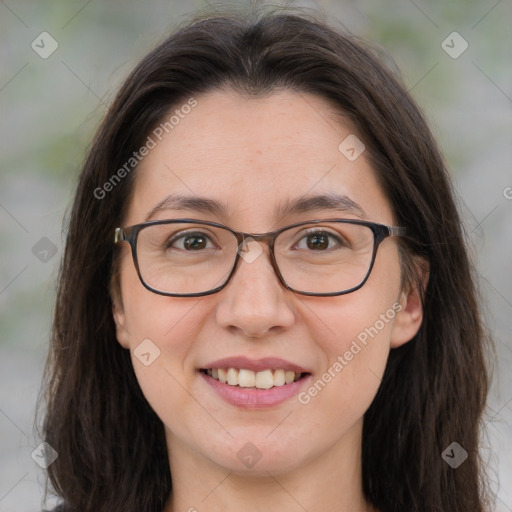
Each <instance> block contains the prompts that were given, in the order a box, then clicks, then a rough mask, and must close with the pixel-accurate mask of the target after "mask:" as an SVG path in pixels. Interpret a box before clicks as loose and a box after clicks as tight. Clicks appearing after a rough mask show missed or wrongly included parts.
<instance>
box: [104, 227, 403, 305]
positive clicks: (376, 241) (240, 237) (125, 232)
mask: <svg viewBox="0 0 512 512" xmlns="http://www.w3.org/2000/svg"><path fill="white" fill-rule="evenodd" d="M323 222H339V223H345V224H357V225H360V226H366V227H368V228H370V229H371V231H372V232H373V252H372V259H371V262H370V266H369V268H368V272H367V273H366V275H365V276H364V278H363V280H362V281H361V282H360V283H359V284H358V285H357V286H354V287H353V288H350V289H348V290H343V291H341V292H327V293H315V292H305V291H302V290H296V289H295V288H292V287H291V286H290V285H288V283H287V282H286V281H285V280H284V278H283V276H282V275H281V272H280V270H279V266H278V265H277V261H276V258H275V255H274V243H275V240H276V238H277V236H278V235H279V234H281V233H282V232H283V231H286V230H288V229H291V228H295V227H298V226H303V225H308V224H309V225H310V224H321V223H323ZM172 223H182V224H201V225H206V226H213V227H217V228H222V229H225V230H227V231H229V232H230V233H232V234H233V235H234V236H235V237H236V239H237V247H238V248H240V246H241V244H243V242H244V241H245V240H246V239H247V238H252V239H254V240H255V241H257V242H265V243H266V244H267V245H268V248H269V253H270V262H271V264H272V268H273V269H274V272H275V274H276V276H277V277H278V279H279V281H280V282H281V284H282V285H283V286H284V287H285V288H286V289H287V290H290V291H292V292H295V293H298V294H300V295H308V296H314V297H333V296H337V295H346V294H347V293H351V292H355V291H356V290H359V288H362V287H363V286H364V284H365V283H366V281H367V280H368V278H369V277H370V273H371V271H372V269H373V265H374V263H375V257H376V255H377V249H378V247H379V245H380V243H381V242H382V241H383V240H384V239H385V238H387V237H389V236H398V237H401V236H405V235H406V228H404V227H399V226H387V225H385V224H380V223H378V222H370V221H365V220H357V219H339V218H337V219H319V220H316V219H315V220H308V221H303V222H297V223H295V224H290V225H288V226H284V227H282V228H280V229H277V230H275V231H269V232H267V233H244V232H243V231H235V230H234V229H231V228H229V227H228V226H225V225H224V224H219V223H217V222H212V221H207V220H197V219H165V220H152V221H147V222H143V223H141V224H134V225H133V226H129V227H126V228H121V227H118V228H116V229H115V233H114V243H115V244H118V243H121V242H128V243H129V244H130V247H131V249H132V258H133V263H134V265H135V269H136V271H137V274H138V276H139V279H140V282H141V283H142V285H143V286H144V287H145V288H146V289H148V290H149V291H150V292H153V293H156V294H158V295H164V296H167V297H203V296H206V295H212V294H214V293H217V292H219V291H221V290H222V289H223V288H225V287H226V286H227V284H228V283H229V282H230V281H231V278H232V277H233V275H234V273H235V272H236V269H237V267H238V262H239V260H240V250H237V252H236V257H235V262H234V263H233V268H232V269H231V272H230V273H229V275H228V277H227V278H226V280H225V281H224V283H223V284H222V285H220V286H217V287H216V288H213V289H212V290H208V291H206V292H195V293H170V292H163V291H161V290H157V289H156V288H152V287H151V286H149V285H148V284H147V283H146V282H145V281H144V279H143V277H142V275H141V272H140V268H139V261H138V258H137V237H138V234H139V232H140V231H141V230H142V229H144V228H146V227H148V226H155V225H158V224H172Z"/></svg>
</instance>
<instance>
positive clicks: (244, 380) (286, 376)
mask: <svg viewBox="0 0 512 512" xmlns="http://www.w3.org/2000/svg"><path fill="white" fill-rule="evenodd" d="M206 373H207V374H208V375H209V376H210V377H212V378H214V379H215V380H219V381H220V382H222V383H223V384H229V385H230V386H239V387H241V388H257V389H270V388H272V387H274V386H284V385H285V384H291V383H292V382H294V381H296V380H299V379H300V377H301V374H300V373H295V372H292V371H290V370H282V369H279V370H273V371H272V370H263V371H260V372H253V371H252V370H247V369H245V368H241V369H240V370H237V369H236V368H218V369H217V368H215V369H208V370H206Z"/></svg>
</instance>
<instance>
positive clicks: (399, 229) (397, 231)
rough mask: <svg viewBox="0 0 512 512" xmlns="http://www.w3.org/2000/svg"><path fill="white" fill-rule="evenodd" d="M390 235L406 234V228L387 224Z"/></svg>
mask: <svg viewBox="0 0 512 512" xmlns="http://www.w3.org/2000/svg"><path fill="white" fill-rule="evenodd" d="M388 231H389V234H390V236H404V235H406V234H407V228H403V227H399V226H388Z"/></svg>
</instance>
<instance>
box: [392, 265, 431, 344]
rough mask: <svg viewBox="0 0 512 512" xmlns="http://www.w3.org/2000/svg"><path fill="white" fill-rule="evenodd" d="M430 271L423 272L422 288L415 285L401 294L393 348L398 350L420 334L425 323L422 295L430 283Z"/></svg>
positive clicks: (393, 334) (393, 333) (394, 327)
mask: <svg viewBox="0 0 512 512" xmlns="http://www.w3.org/2000/svg"><path fill="white" fill-rule="evenodd" d="M428 277H429V275H428V270H423V271H422V272H421V279H420V282H421V286H422V288H423V290H421V289H420V285H419V284H418V283H413V284H412V285H411V287H410V288H409V289H408V290H403V291H402V292H401V294H400V306H401V309H400V311H399V312H398V314H397V316H396V319H395V323H394V325H393V332H392V334H391V348H397V347H400V346H402V345H404V344H405V343H407V342H408V341H411V340H412V339H413V338H414V336H416V334H417V333H418V331H419V329H420V327H421V324H422V322H423V302H422V294H423V291H424V290H425V289H426V287H427V283H428Z"/></svg>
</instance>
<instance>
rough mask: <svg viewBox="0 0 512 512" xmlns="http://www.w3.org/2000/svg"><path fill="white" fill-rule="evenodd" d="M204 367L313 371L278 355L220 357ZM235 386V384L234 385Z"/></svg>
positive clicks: (259, 370) (258, 370)
mask: <svg viewBox="0 0 512 512" xmlns="http://www.w3.org/2000/svg"><path fill="white" fill-rule="evenodd" d="M201 368H202V369H205V370H208V369H212V370H213V369H219V368H236V369H237V370H241V369H245V370H252V371H253V372H261V371H263V370H279V369H281V370H285V371H286V370H288V371H292V372H295V373H311V371H309V370H307V369H306V368H302V366H299V365H297V364H295V363H292V362H290V361H286V360H284V359H280V358H278V357H263V358H260V359H249V358H248V357H245V356H238V357H225V358H223V359H218V360H217V361H213V362H212V363H207V364H206V365H204V366H202V367H201ZM288 385H289V384H288ZM232 387H233V386H232Z"/></svg>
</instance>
